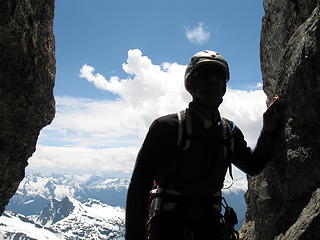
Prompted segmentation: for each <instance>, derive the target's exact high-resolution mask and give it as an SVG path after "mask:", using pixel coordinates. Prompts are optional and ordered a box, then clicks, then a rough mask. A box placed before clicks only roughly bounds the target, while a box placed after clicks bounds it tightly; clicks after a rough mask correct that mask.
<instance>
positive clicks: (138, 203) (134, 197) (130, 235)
mask: <svg viewBox="0 0 320 240" xmlns="http://www.w3.org/2000/svg"><path fill="white" fill-rule="evenodd" d="M160 133H161V129H160V127H159V124H158V122H157V120H155V121H154V122H153V124H152V125H151V126H150V128H149V131H148V133H147V136H146V138H145V140H144V142H143V144H142V147H141V149H140V151H139V153H138V156H137V159H136V163H135V167H134V170H133V174H132V177H131V182H130V185H129V189H128V195H127V203H126V233H125V238H126V240H144V239H145V237H146V222H147V218H148V200H149V192H150V190H151V188H152V185H153V180H154V174H155V169H154V168H155V167H154V166H155V165H156V164H155V161H156V160H155V156H157V152H158V151H159V150H158V149H159V147H158V145H159V144H161V142H159V136H160Z"/></svg>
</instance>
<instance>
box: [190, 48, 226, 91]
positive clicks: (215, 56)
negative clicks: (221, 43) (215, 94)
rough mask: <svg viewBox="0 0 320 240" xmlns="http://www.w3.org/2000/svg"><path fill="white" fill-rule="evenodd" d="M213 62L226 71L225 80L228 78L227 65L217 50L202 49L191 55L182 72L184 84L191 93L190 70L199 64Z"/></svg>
mask: <svg viewBox="0 0 320 240" xmlns="http://www.w3.org/2000/svg"><path fill="white" fill-rule="evenodd" d="M209 64H213V65H216V66H219V67H221V68H222V69H223V70H224V71H225V72H226V82H228V81H229V79H230V73H229V67H228V63H227V61H226V60H225V58H224V57H223V56H222V55H220V54H219V53H217V52H214V51H210V50H204V51H201V52H198V53H196V54H195V55H193V56H192V58H191V60H190V62H189V64H188V66H187V69H186V72H185V74H184V86H185V88H186V90H187V91H188V92H190V93H191V94H192V93H193V83H192V81H193V78H192V77H191V74H192V72H193V71H194V70H195V69H197V68H198V67H200V66H204V65H209Z"/></svg>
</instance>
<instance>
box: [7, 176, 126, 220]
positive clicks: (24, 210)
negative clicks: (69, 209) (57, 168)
mask: <svg viewBox="0 0 320 240" xmlns="http://www.w3.org/2000/svg"><path fill="white" fill-rule="evenodd" d="M128 185H129V179H120V178H109V177H107V176H94V175H82V176H79V175H57V174H52V175H50V176H42V175H41V174H32V175H27V176H26V177H25V178H24V179H23V181H22V182H21V183H20V185H19V188H18V190H17V192H16V194H15V195H14V196H13V198H12V199H11V200H10V202H9V205H8V206H7V208H6V210H10V211H14V212H18V213H21V214H24V215H34V214H37V213H38V212H40V211H41V210H42V209H43V208H44V207H45V206H46V205H47V204H48V202H49V200H51V199H57V200H61V199H63V198H64V197H66V196H68V197H72V198H74V199H76V200H78V201H80V202H85V201H87V200H88V199H97V200H100V201H101V202H102V203H105V204H108V205H111V206H120V207H123V208H124V207H125V201H126V193H127V190H128Z"/></svg>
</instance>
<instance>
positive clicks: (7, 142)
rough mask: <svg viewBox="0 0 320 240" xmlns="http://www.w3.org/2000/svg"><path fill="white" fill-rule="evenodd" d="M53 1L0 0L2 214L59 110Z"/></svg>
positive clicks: (0, 167)
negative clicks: (55, 83) (40, 133)
mask: <svg viewBox="0 0 320 240" xmlns="http://www.w3.org/2000/svg"><path fill="white" fill-rule="evenodd" d="M53 16H54V0H1V1H0V126H1V131H0V214H1V213H2V212H3V210H4V207H5V205H6V204H7V203H8V201H9V199H10V197H11V196H12V195H13V194H14V193H15V191H16V190H17V187H18V185H19V183H20V181H21V180H22V179H23V177H24V172H25V171H24V170H25V167H26V166H27V164H28V163H27V160H28V158H29V157H30V156H31V155H32V154H33V152H34V151H35V146H36V141H37V138H38V135H39V132H40V130H41V129H42V128H43V127H44V126H46V125H48V124H50V123H51V121H52V119H53V117H54V113H55V102H54V97H53V87H54V78H55V56H54V54H55V45H54V36H53V31H52V27H53Z"/></svg>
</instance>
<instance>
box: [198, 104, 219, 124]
mask: <svg viewBox="0 0 320 240" xmlns="http://www.w3.org/2000/svg"><path fill="white" fill-rule="evenodd" d="M192 105H193V106H194V110H195V111H197V112H198V113H199V114H200V115H201V116H202V117H204V118H206V119H209V120H216V118H217V117H219V111H218V107H219V106H212V107H209V106H205V105H204V104H201V103H200V102H198V101H192Z"/></svg>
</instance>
